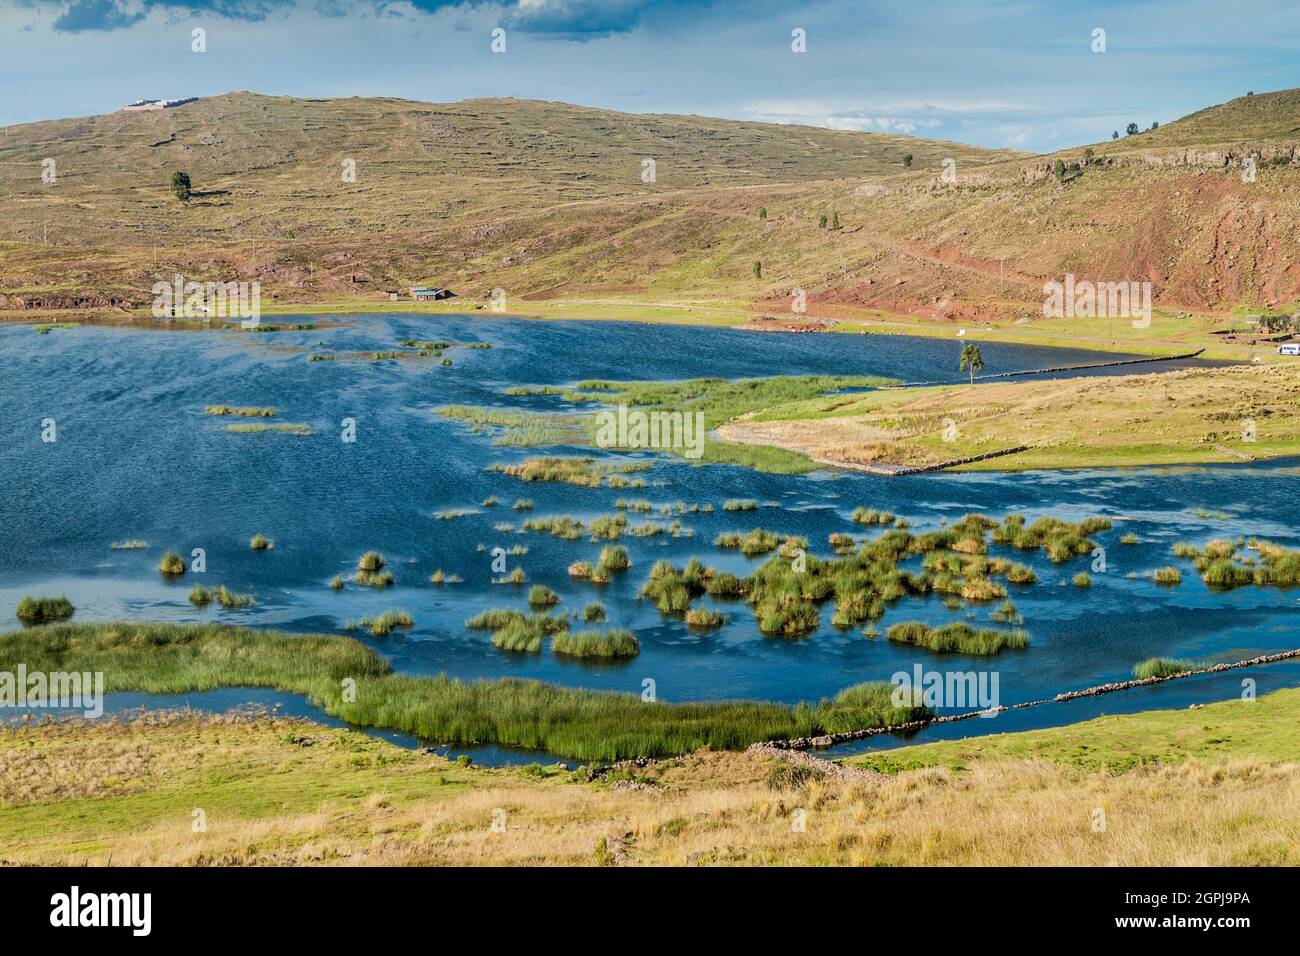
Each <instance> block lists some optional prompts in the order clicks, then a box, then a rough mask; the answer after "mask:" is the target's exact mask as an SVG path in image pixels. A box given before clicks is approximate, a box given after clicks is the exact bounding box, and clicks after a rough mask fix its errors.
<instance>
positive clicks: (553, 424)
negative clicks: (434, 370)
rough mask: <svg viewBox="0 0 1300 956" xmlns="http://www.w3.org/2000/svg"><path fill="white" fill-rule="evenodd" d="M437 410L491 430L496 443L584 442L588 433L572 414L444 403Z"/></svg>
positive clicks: (449, 362)
mask: <svg viewBox="0 0 1300 956" xmlns="http://www.w3.org/2000/svg"><path fill="white" fill-rule="evenodd" d="M443 364H444V365H450V364H451V360H450V359H444V360H443ZM434 411H435V413H437V414H439V415H441V416H442V417H444V418H447V419H450V420H452V421H458V422H462V423H464V424H467V425H470V426H472V427H473V428H474V429H475V430H478V431H483V432H490V433H492V434H493V435H494V438H493V442H492V443H493V444H494V445H501V446H512V447H518V448H528V447H537V446H544V445H573V444H578V443H580V442H582V441H583V439H584V438H585V436H586V432H585V431H584V430H583V429H582V427H581V426H580V423H579V421H578V419H577V418H576V417H575V416H573V415H558V414H550V413H546V412H532V411H525V410H522V409H507V408H488V407H481V406H475V405H445V406H443V407H442V408H437V409H434Z"/></svg>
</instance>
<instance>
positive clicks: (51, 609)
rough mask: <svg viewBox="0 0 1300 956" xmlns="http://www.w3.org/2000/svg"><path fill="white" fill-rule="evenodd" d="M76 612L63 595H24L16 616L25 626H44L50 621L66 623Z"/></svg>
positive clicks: (15, 612)
mask: <svg viewBox="0 0 1300 956" xmlns="http://www.w3.org/2000/svg"><path fill="white" fill-rule="evenodd" d="M75 611H76V608H74V607H73V606H72V602H71V601H69V600H68V599H67V598H66V597H64V596H63V595H62V594H60V595H59V596H58V597H31V596H30V595H24V596H23V598H22V599H21V600H19V602H18V607H17V609H16V610H15V611H14V614H15V616H16V617H17V618H18V620H20V621H22V622H23V623H24V624H44V623H47V622H50V621H66V620H67V619H68V618H70V617H72V615H73V613H74V612H75Z"/></svg>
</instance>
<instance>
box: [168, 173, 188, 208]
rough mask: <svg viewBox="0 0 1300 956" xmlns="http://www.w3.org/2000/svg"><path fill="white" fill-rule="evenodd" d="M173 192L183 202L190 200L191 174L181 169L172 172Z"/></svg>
mask: <svg viewBox="0 0 1300 956" xmlns="http://www.w3.org/2000/svg"><path fill="white" fill-rule="evenodd" d="M172 192H174V193H175V194H176V198H177V199H179V200H180V201H181V202H189V201H190V174H189V173H183V172H181V171H180V170H177V171H176V172H174V173H172Z"/></svg>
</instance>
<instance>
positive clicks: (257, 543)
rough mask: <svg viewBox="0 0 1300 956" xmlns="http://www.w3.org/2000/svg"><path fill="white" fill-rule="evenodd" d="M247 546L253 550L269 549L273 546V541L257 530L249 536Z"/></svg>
mask: <svg viewBox="0 0 1300 956" xmlns="http://www.w3.org/2000/svg"><path fill="white" fill-rule="evenodd" d="M248 546H249V547H250V548H252V549H253V550H254V551H270V550H271V549H272V548H274V547H275V542H274V541H272V540H271V539H270V538H268V537H267V536H266V535H264V534H262V532H260V531H259V532H258V533H257V534H255V535H253V536H252V537H251V538H249V540H248Z"/></svg>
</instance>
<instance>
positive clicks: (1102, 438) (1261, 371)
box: [718, 353, 1300, 470]
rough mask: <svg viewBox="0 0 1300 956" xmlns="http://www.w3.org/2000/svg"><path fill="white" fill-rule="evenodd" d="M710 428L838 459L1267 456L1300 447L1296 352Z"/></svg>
mask: <svg viewBox="0 0 1300 956" xmlns="http://www.w3.org/2000/svg"><path fill="white" fill-rule="evenodd" d="M954 354H955V353H954ZM954 368H955V361H954ZM1247 421H1251V422H1253V423H1254V429H1255V433H1254V439H1255V440H1254V441H1253V442H1252V441H1246V440H1244V438H1243V435H1244V433H1245V430H1246V423H1247ZM949 422H951V423H952V427H951V428H949V431H948V434H949V436H950V437H951V438H952V440H951V441H945V440H944V432H945V428H946V427H948V423H949ZM954 429H955V431H954ZM718 433H719V436H720V437H721V438H723V439H725V440H728V441H736V442H744V443H750V444H761V445H773V446H776V447H779V448H785V449H788V450H791V451H798V452H802V453H803V454H806V455H809V456H810V457H813V458H816V459H823V460H832V461H840V462H847V463H869V462H888V463H893V464H906V465H930V464H936V463H938V462H942V461H950V460H953V459H958V458H965V457H969V456H973V455H980V454H984V453H987V452H991V451H996V450H1000V449H1005V448H1012V447H1016V446H1019V445H1028V446H1030V448H1029V450H1028V451H1025V452H1021V453H1019V454H1017V455H1014V456H1011V457H1007V458H997V459H992V460H991V461H989V462H986V463H981V464H977V465H975V466H971V467H988V468H997V469H1000V470H1002V469H1009V468H1039V467H1044V468H1051V467H1058V468H1059V467H1085V466H1096V465H1141V464H1172V463H1184V462H1188V463H1190V462H1212V461H1219V462H1222V461H1233V460H1240V458H1238V457H1237V456H1235V455H1233V454H1231V453H1225V452H1224V451H1223V450H1221V449H1220V448H1216V447H1215V446H1216V445H1222V446H1224V447H1226V448H1229V449H1233V450H1234V451H1236V452H1238V453H1239V454H1240V455H1247V456H1251V457H1255V458H1271V457H1278V456H1282V455H1294V454H1296V453H1297V452H1300V363H1296V362H1286V363H1279V364H1273V365H1254V366H1235V367H1229V368H1212V369H1188V370H1183V371H1175V372H1161V373H1151V374H1145V375H1124V376H1115V377H1094V378H1074V379H1068V380H1055V381H1015V380H1008V381H993V382H977V383H976V384H975V386H973V387H972V386H969V385H966V386H962V385H955V386H943V387H937V388H921V389H902V390H896V391H877V392H871V393H868V394H865V395H863V396H862V397H860V398H858V399H855V400H853V401H845V399H844V397H843V396H833V397H831V398H828V399H825V400H822V401H821V402H804V403H801V404H799V405H797V406H791V407H789V408H784V409H783V408H778V409H769V410H767V411H765V412H759V413H756V414H754V415H751V416H749V417H748V419H741V420H739V421H737V422H735V423H733V424H730V425H726V426H723V427H722V428H720V429H719V430H718Z"/></svg>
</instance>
